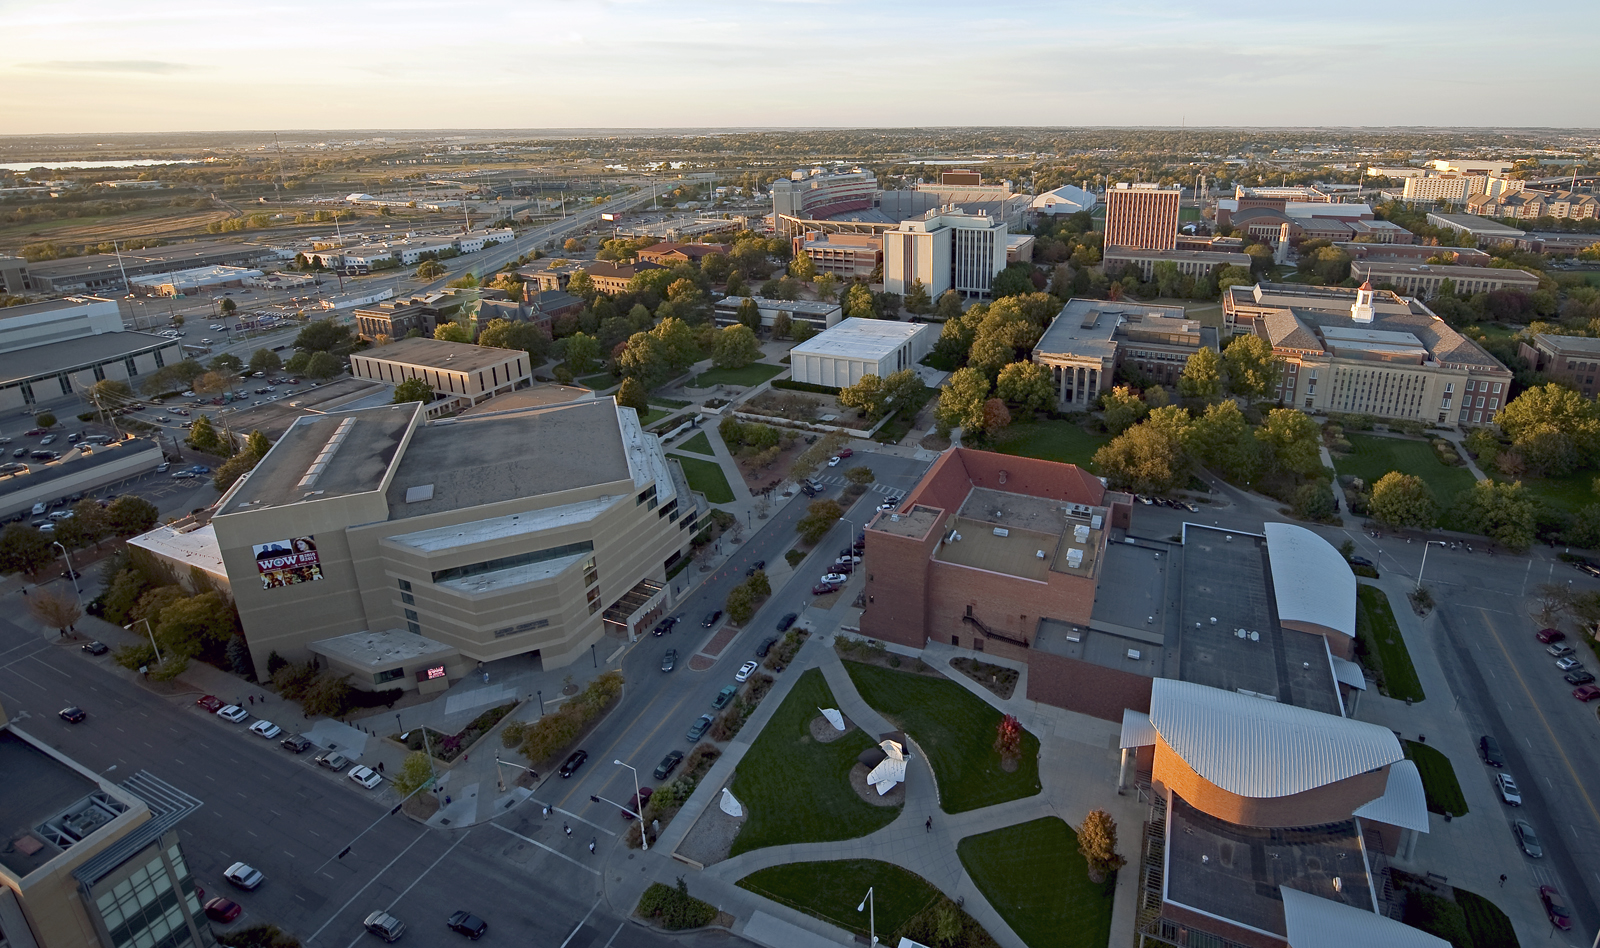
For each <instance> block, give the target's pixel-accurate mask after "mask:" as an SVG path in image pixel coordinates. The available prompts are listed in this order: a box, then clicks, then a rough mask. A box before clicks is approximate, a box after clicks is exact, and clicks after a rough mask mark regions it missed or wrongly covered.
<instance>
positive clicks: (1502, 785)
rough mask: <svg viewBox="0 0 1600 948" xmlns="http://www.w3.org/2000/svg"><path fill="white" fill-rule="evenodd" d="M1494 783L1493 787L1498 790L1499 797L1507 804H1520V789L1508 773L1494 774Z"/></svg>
mask: <svg viewBox="0 0 1600 948" xmlns="http://www.w3.org/2000/svg"><path fill="white" fill-rule="evenodd" d="M1494 785H1495V789H1496V790H1499V791H1500V799H1501V800H1504V801H1505V802H1506V804H1507V805H1508V806H1521V805H1522V791H1521V790H1520V789H1518V788H1517V782H1516V781H1515V780H1512V779H1511V775H1510V774H1508V773H1498V774H1495V775H1494Z"/></svg>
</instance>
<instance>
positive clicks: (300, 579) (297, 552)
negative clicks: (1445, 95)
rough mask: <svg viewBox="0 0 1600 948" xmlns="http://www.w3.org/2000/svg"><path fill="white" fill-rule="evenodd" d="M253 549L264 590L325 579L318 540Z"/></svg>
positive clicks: (275, 543)
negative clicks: (319, 557) (318, 554)
mask: <svg viewBox="0 0 1600 948" xmlns="http://www.w3.org/2000/svg"><path fill="white" fill-rule="evenodd" d="M252 549H253V550H255V554H256V572H258V573H260V574H261V587H262V588H263V589H276V588H277V587H279V586H292V585H294V584H295V583H309V582H314V581H316V580H319V579H321V578H322V566H321V561H319V560H318V559H317V540H316V537H295V538H293V539H291V540H275V541H273V542H271V543H262V544H260V545H258V546H254V547H252Z"/></svg>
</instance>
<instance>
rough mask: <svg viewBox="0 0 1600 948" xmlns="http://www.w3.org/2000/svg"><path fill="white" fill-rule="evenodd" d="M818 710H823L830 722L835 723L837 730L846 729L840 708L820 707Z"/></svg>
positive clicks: (823, 714) (824, 715) (834, 726)
mask: <svg viewBox="0 0 1600 948" xmlns="http://www.w3.org/2000/svg"><path fill="white" fill-rule="evenodd" d="M817 710H818V711H821V712H822V716H823V717H825V718H827V719H828V723H829V724H831V725H833V729H834V730H835V731H843V730H844V715H842V714H840V713H839V709H838V708H818V709H817Z"/></svg>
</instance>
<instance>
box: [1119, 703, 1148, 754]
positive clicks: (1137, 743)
mask: <svg viewBox="0 0 1600 948" xmlns="http://www.w3.org/2000/svg"><path fill="white" fill-rule="evenodd" d="M1155 742H1156V729H1155V728H1154V727H1152V726H1151V724H1150V715H1148V714H1145V713H1144V712H1143V711H1135V710H1133V709H1132V708H1123V709H1122V747H1123V748H1124V749H1126V748H1129V747H1148V746H1150V745H1151V744H1154V743H1155Z"/></svg>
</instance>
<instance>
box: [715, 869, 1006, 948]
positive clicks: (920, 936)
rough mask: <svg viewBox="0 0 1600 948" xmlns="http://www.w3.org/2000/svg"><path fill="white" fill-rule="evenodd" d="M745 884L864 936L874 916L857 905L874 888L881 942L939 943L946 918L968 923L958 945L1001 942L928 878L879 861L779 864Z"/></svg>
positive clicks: (755, 874)
mask: <svg viewBox="0 0 1600 948" xmlns="http://www.w3.org/2000/svg"><path fill="white" fill-rule="evenodd" d="M739 887H740V888H743V889H749V890H750V891H751V892H754V893H756V894H757V895H760V896H763V897H765V898H768V899H771V900H773V901H774V902H778V903H781V904H783V905H787V906H789V907H790V908H793V909H797V910H799V911H801V912H804V913H806V914H807V915H811V916H814V917H816V918H820V919H822V920H823V921H825V922H828V923H830V924H833V925H837V926H838V927H840V928H843V929H845V930H846V931H850V932H854V933H856V934H857V935H861V936H866V935H867V934H868V922H869V915H868V913H867V912H864V911H863V912H857V911H856V906H857V905H860V904H861V901H862V899H863V898H864V897H865V896H866V894H867V889H869V888H870V889H872V893H873V906H874V908H873V911H874V912H876V918H877V925H876V928H875V929H874V932H873V933H874V934H876V935H877V936H878V941H879V943H880V944H887V945H893V944H897V943H898V942H899V940H900V939H901V938H902V937H904V938H910V939H911V940H913V941H916V942H919V943H923V944H930V945H931V944H937V943H939V940H938V939H937V938H936V937H933V932H935V931H937V930H938V928H939V925H938V922H939V921H940V920H941V916H944V917H946V918H956V919H959V921H960V923H961V924H962V927H963V932H962V935H961V936H958V939H956V940H955V941H956V943H957V944H962V945H969V946H974V948H980V946H988V945H993V944H995V941H994V939H992V938H990V937H989V935H988V933H987V932H985V931H983V929H982V928H981V927H980V926H979V925H978V923H977V922H975V921H973V920H972V918H971V917H970V916H968V915H967V914H966V913H965V912H963V911H961V910H960V909H959V908H957V907H956V905H955V903H953V902H951V901H950V900H949V899H948V898H946V897H945V896H944V893H942V892H940V891H939V890H938V889H937V888H935V887H934V886H933V885H932V884H930V883H929V882H928V881H927V880H926V879H923V878H922V877H921V876H919V875H917V874H916V873H914V872H911V871H910V870H907V869H902V868H900V867H899V866H896V865H892V864H890V863H887V862H879V861H878V860H876V859H845V860H839V861H836V862H795V863H788V864H787V865H782V866H773V867H771V868H768V869H761V870H758V871H756V872H753V873H751V874H750V875H748V876H745V877H744V878H743V879H740V880H739Z"/></svg>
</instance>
